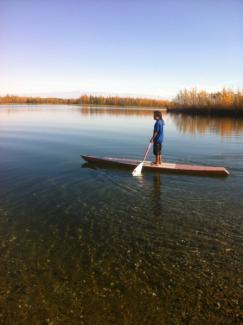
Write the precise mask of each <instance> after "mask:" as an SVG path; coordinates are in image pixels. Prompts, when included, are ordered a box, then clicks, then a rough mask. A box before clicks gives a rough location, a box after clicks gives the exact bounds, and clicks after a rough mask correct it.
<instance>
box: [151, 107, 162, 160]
mask: <svg viewBox="0 0 243 325" xmlns="http://www.w3.org/2000/svg"><path fill="white" fill-rule="evenodd" d="M154 120H155V121H156V122H155V124H154V132H153V136H152V138H151V139H150V142H152V143H153V144H154V148H153V149H154V155H155V162H154V163H152V164H154V165H160V164H161V148H162V142H163V138H164V124H165V123H164V120H163V118H162V114H161V112H160V111H154Z"/></svg>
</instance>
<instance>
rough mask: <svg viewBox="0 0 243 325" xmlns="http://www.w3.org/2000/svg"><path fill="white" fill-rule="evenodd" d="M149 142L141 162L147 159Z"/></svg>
mask: <svg viewBox="0 0 243 325" xmlns="http://www.w3.org/2000/svg"><path fill="white" fill-rule="evenodd" d="M151 144H152V143H151V142H149V145H148V147H147V150H146V151H145V153H144V156H143V161H144V160H145V159H146V157H147V155H148V152H149V149H150V147H151Z"/></svg>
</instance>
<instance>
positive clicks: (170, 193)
mask: <svg viewBox="0 0 243 325" xmlns="http://www.w3.org/2000/svg"><path fill="white" fill-rule="evenodd" d="M164 119H165V122H166V127H165V132H166V136H165V143H164V150H163V153H164V159H165V160H166V161H168V162H185V163H195V164H198V163H199V164H206V165H216V166H217V165H218V166H225V167H226V168H228V169H229V171H230V172H231V175H230V176H229V177H227V178H210V177H196V176H182V175H180V176H179V175H169V174H155V173H151V172H150V173H149V172H147V173H144V175H143V177H141V178H134V177H132V176H131V174H130V172H129V171H128V170H126V169H124V170H123V169H122V170H120V169H114V168H112V169H100V168H99V167H97V166H91V165H87V164H85V163H84V162H83V161H82V160H81V159H80V154H86V153H88V154H93V155H100V156H102V155H104V156H119V157H130V158H138V159H139V158H140V157H141V156H142V154H143V152H144V149H145V147H146V145H147V142H148V139H149V137H150V136H151V130H152V126H153V123H154V122H153V119H152V113H151V111H148V110H143V111H140V112H138V111H136V110H131V109H117V108H106V109H105V108H102V109H101V108H81V107H77V106H69V107H68V106H1V107H0V323H1V324H181V323H185V324H205V323H207V324H208V323H209V324H240V323H242V322H243V305H242V303H243V299H242V296H243V294H242V293H243V271H242V270H243V120H234V119H230V118H228V119H226V118H224V119H222V118H221V119H220V118H205V117H204V118H202V117H200V118H199V117H196V118H191V117H181V116H171V115H164ZM151 159H152V157H151Z"/></svg>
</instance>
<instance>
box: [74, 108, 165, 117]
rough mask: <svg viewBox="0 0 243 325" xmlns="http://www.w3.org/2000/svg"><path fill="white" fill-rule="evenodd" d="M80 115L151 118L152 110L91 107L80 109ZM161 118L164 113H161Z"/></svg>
mask: <svg viewBox="0 0 243 325" xmlns="http://www.w3.org/2000/svg"><path fill="white" fill-rule="evenodd" d="M80 114H82V115H113V116H151V118H152V117H153V110H152V109H141V108H139V109H138V108H137V109H136V108H115V107H94V106H93V107H92V106H84V107H82V108H81V109H80ZM162 114H163V116H164V115H166V114H167V113H166V111H164V112H163V111H162Z"/></svg>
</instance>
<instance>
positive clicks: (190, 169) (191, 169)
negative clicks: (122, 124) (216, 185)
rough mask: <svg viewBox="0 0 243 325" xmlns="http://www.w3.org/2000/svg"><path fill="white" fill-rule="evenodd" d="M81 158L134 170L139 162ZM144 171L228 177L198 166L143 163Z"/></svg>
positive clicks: (217, 169)
mask: <svg viewBox="0 0 243 325" xmlns="http://www.w3.org/2000/svg"><path fill="white" fill-rule="evenodd" d="M81 157H82V158H83V159H84V160H85V161H87V162H90V163H99V164H103V165H104V164H105V165H114V166H124V167H129V168H131V169H134V168H135V167H136V166H137V165H138V164H139V163H140V162H141V161H138V160H133V159H123V158H111V157H95V156H88V155H81ZM143 169H145V170H153V171H156V172H157V171H166V172H173V173H181V174H197V175H208V176H210V175H211V176H217V175H218V176H228V175H229V172H228V170H227V169H225V168H224V167H211V166H198V165H187V164H176V163H175V164H173V163H162V164H161V165H160V166H155V165H152V164H151V162H150V161H145V162H144V165H143Z"/></svg>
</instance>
